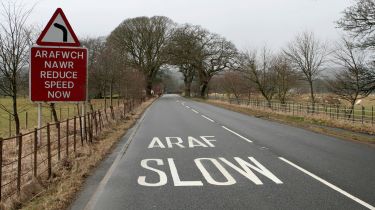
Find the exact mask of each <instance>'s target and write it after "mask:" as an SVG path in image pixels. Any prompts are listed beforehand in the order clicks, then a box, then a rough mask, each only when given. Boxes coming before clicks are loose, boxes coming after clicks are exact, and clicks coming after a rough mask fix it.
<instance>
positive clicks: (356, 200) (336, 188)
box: [279, 157, 375, 210]
mask: <svg viewBox="0 0 375 210" xmlns="http://www.w3.org/2000/svg"><path fill="white" fill-rule="evenodd" d="M279 159H280V160H282V161H284V162H286V163H288V164H289V165H291V166H293V167H294V168H296V169H298V170H300V171H302V172H303V173H305V174H307V175H309V176H311V177H312V178H314V179H316V180H318V181H319V182H321V183H323V184H325V185H327V186H328V187H329V188H331V189H333V190H336V191H337V192H339V193H341V194H343V195H345V196H346V197H348V198H350V199H352V200H354V201H355V202H357V203H359V204H361V205H362V206H365V207H366V208H368V209H372V210H375V207H374V206H371V205H370V204H368V203H366V202H364V201H362V200H361V199H359V198H357V197H355V196H353V195H351V194H349V193H348V192H346V191H345V190H342V189H340V188H339V187H336V186H335V185H333V184H331V183H329V182H327V181H326V180H324V179H322V178H320V177H318V176H317V175H315V174H313V173H311V172H309V171H307V170H305V169H303V168H301V167H299V166H298V165H296V164H294V163H292V162H290V161H289V160H287V159H285V158H283V157H279Z"/></svg>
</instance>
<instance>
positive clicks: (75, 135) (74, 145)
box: [73, 116, 77, 153]
mask: <svg viewBox="0 0 375 210" xmlns="http://www.w3.org/2000/svg"><path fill="white" fill-rule="evenodd" d="M73 129H74V132H73V151H74V153H75V152H76V149H77V117H76V116H74V122H73Z"/></svg>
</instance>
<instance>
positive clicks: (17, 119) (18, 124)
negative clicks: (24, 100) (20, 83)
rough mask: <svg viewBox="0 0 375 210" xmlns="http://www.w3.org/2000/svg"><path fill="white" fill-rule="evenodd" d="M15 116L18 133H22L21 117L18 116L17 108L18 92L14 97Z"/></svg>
mask: <svg viewBox="0 0 375 210" xmlns="http://www.w3.org/2000/svg"><path fill="white" fill-rule="evenodd" d="M12 99H13V117H14V123H15V126H16V135H18V134H20V132H21V129H20V118H19V116H18V110H17V94H14V95H13V97H12Z"/></svg>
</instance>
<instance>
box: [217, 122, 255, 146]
mask: <svg viewBox="0 0 375 210" xmlns="http://www.w3.org/2000/svg"><path fill="white" fill-rule="evenodd" d="M221 127H222V128H224V129H225V130H227V131H229V132H231V133H233V134H234V135H236V136H238V137H240V138H242V139H243V140H245V141H247V142H250V143H253V141H251V140H250V139H248V138H246V137H243V136H241V135H240V134H238V133H236V132H234V131H232V130H231V129H229V128H227V127H225V126H224V125H223V126H221Z"/></svg>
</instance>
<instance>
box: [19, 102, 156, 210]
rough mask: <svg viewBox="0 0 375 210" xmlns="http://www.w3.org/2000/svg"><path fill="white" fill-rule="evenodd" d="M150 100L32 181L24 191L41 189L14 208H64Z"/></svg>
mask: <svg viewBox="0 0 375 210" xmlns="http://www.w3.org/2000/svg"><path fill="white" fill-rule="evenodd" d="M152 102H153V99H152V100H149V101H146V102H145V103H143V104H141V105H140V106H139V107H137V108H136V109H135V110H133V111H132V113H131V114H130V115H128V117H127V120H126V121H119V122H117V123H116V124H113V126H111V128H109V129H108V130H106V131H105V132H103V134H102V135H101V136H99V138H98V139H97V140H96V141H95V142H94V143H93V144H91V145H89V146H87V147H86V148H85V150H83V152H80V153H78V154H76V157H75V158H74V159H66V160H63V161H61V163H60V164H59V165H58V166H57V169H55V170H54V175H53V178H52V179H50V180H48V181H44V182H40V181H38V180H35V181H34V183H33V184H31V185H29V186H28V188H34V189H30V190H24V191H26V192H25V193H27V191H28V192H29V193H32V194H35V192H33V191H36V189H41V190H39V191H40V192H38V193H36V196H34V197H33V198H32V199H31V200H29V201H27V202H24V203H21V202H20V203H19V205H18V206H16V208H19V209H30V210H39V209H46V210H47V209H48V210H57V209H66V208H67V207H68V206H69V205H70V204H71V202H72V201H73V199H74V198H75V195H76V193H77V192H78V191H79V190H80V189H81V187H82V186H83V183H84V181H85V179H86V177H88V176H89V175H90V173H91V172H92V171H93V170H94V169H95V167H96V166H97V165H98V164H99V163H100V162H101V160H103V159H104V158H105V157H106V155H107V154H109V153H110V152H111V151H112V149H113V147H114V145H115V144H116V143H117V142H118V141H119V140H120V139H121V137H122V136H123V135H124V134H125V133H126V132H127V130H128V129H129V128H131V127H132V126H133V125H134V123H135V122H136V121H137V119H139V118H140V116H141V115H142V113H143V112H144V111H145V110H146V108H147V107H148V106H150V105H151V103H152ZM21 197H22V196H21ZM25 197H27V195H25Z"/></svg>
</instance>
